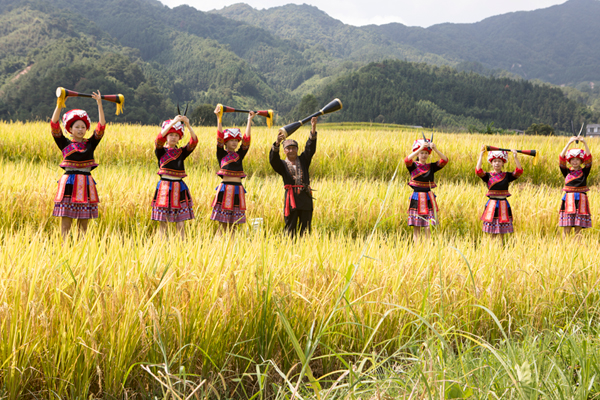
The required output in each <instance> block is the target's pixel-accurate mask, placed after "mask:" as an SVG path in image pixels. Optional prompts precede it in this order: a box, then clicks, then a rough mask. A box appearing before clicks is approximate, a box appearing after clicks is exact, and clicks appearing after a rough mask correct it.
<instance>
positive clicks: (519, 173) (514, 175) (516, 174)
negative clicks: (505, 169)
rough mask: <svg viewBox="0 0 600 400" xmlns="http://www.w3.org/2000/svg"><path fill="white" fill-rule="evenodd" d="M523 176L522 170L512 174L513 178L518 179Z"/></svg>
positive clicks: (516, 170)
mask: <svg viewBox="0 0 600 400" xmlns="http://www.w3.org/2000/svg"><path fill="white" fill-rule="evenodd" d="M521 175H523V169H522V168H515V172H513V173H512V176H513V177H514V178H515V179H517V178H518V177H520V176H521Z"/></svg>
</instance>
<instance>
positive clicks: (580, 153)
mask: <svg viewBox="0 0 600 400" xmlns="http://www.w3.org/2000/svg"><path fill="white" fill-rule="evenodd" d="M584 157H585V151H584V150H583V149H571V150H569V151H567V161H571V160H572V159H573V158H580V159H581V161H583V158H584Z"/></svg>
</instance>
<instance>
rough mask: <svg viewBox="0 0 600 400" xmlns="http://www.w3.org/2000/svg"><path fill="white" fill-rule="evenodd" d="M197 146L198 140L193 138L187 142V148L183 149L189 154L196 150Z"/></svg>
mask: <svg viewBox="0 0 600 400" xmlns="http://www.w3.org/2000/svg"><path fill="white" fill-rule="evenodd" d="M197 145H198V138H196V139H194V138H193V137H191V138H190V141H189V142H188V144H187V146H185V148H186V150H187V152H188V153H191V152H192V151H194V150H195V149H196V146H197Z"/></svg>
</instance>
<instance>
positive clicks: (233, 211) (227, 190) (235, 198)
mask: <svg viewBox="0 0 600 400" xmlns="http://www.w3.org/2000/svg"><path fill="white" fill-rule="evenodd" d="M220 111H221V105H218V106H217V108H215V114H216V115H217V121H218V122H217V160H218V161H219V166H220V169H219V172H217V175H219V176H220V177H221V179H222V182H221V184H220V185H219V186H217V194H216V196H215V199H214V201H213V203H212V208H213V211H212V214H211V216H210V219H212V220H213V221H218V222H219V231H218V232H219V234H223V233H224V232H225V231H227V230H232V228H233V227H235V226H237V225H238V224H243V223H245V222H246V190H245V189H244V186H243V185H242V179H243V178H245V177H246V173H245V172H244V166H243V164H242V163H243V161H244V157H246V154H247V153H248V149H249V148H250V139H251V128H252V118H254V115H255V113H254V111H250V112H249V113H248V124H247V125H246V132H245V133H244V136H242V133H241V132H240V130H239V129H236V128H230V129H225V130H223V126H222V125H221V121H220V119H219V118H218V115H219V113H220ZM240 143H241V146H240V147H239V149H238V145H239V144H240Z"/></svg>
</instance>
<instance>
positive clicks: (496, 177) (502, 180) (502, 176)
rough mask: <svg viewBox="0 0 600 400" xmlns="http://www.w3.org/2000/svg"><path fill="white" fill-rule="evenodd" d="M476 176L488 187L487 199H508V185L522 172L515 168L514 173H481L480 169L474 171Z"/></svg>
mask: <svg viewBox="0 0 600 400" xmlns="http://www.w3.org/2000/svg"><path fill="white" fill-rule="evenodd" d="M475 173H476V174H477V176H479V177H480V178H481V180H483V181H484V182H485V183H486V184H487V187H488V192H487V193H486V194H485V195H486V196H487V197H510V195H511V194H510V193H509V192H508V185H509V184H510V183H511V182H512V181H514V180H517V178H518V177H520V176H521V175H522V174H523V170H522V169H520V168H516V169H515V172H498V173H496V172H483V170H482V169H475Z"/></svg>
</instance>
